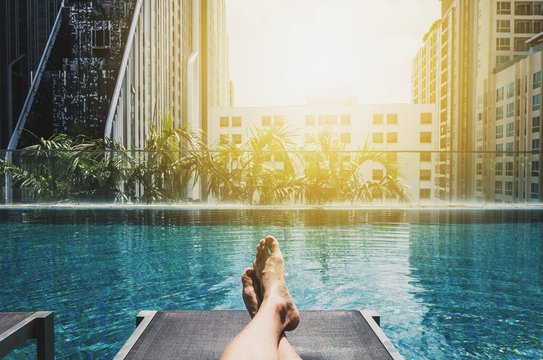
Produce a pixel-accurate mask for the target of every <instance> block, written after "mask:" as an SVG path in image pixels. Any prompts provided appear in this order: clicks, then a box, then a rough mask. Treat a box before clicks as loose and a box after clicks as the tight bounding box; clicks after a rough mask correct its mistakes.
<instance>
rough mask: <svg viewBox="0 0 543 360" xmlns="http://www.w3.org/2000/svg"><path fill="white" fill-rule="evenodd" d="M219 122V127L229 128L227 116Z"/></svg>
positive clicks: (222, 117)
mask: <svg viewBox="0 0 543 360" xmlns="http://www.w3.org/2000/svg"><path fill="white" fill-rule="evenodd" d="M220 122H221V127H229V126H230V118H229V117H228V116H221V118H220Z"/></svg>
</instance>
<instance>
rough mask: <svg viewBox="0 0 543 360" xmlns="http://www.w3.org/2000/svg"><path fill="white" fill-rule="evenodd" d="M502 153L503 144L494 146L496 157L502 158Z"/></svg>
mask: <svg viewBox="0 0 543 360" xmlns="http://www.w3.org/2000/svg"><path fill="white" fill-rule="evenodd" d="M502 151H503V144H496V157H501V156H503V155H502V154H501V152H502Z"/></svg>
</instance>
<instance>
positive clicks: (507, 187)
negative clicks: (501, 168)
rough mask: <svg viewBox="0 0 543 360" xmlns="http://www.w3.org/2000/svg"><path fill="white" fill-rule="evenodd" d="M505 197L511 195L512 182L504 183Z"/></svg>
mask: <svg viewBox="0 0 543 360" xmlns="http://www.w3.org/2000/svg"><path fill="white" fill-rule="evenodd" d="M505 195H513V182H512V181H506V182H505Z"/></svg>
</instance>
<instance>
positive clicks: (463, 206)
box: [0, 203, 543, 211]
mask: <svg viewBox="0 0 543 360" xmlns="http://www.w3.org/2000/svg"><path fill="white" fill-rule="evenodd" d="M0 210H294V211H297V210H330V211H334V210H379V211H383V210H402V211H410V210H414V211H418V210H543V204H535V203H534V204H470V203H458V204H448V205H443V204H434V205H430V204H428V205H405V204H403V205H390V204H383V205H237V204H150V205H147V204H93V203H79V204H65V203H56V204H13V205H5V204H4V205H0Z"/></svg>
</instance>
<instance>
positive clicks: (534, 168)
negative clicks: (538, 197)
mask: <svg viewBox="0 0 543 360" xmlns="http://www.w3.org/2000/svg"><path fill="white" fill-rule="evenodd" d="M532 176H539V161H532Z"/></svg>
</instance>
